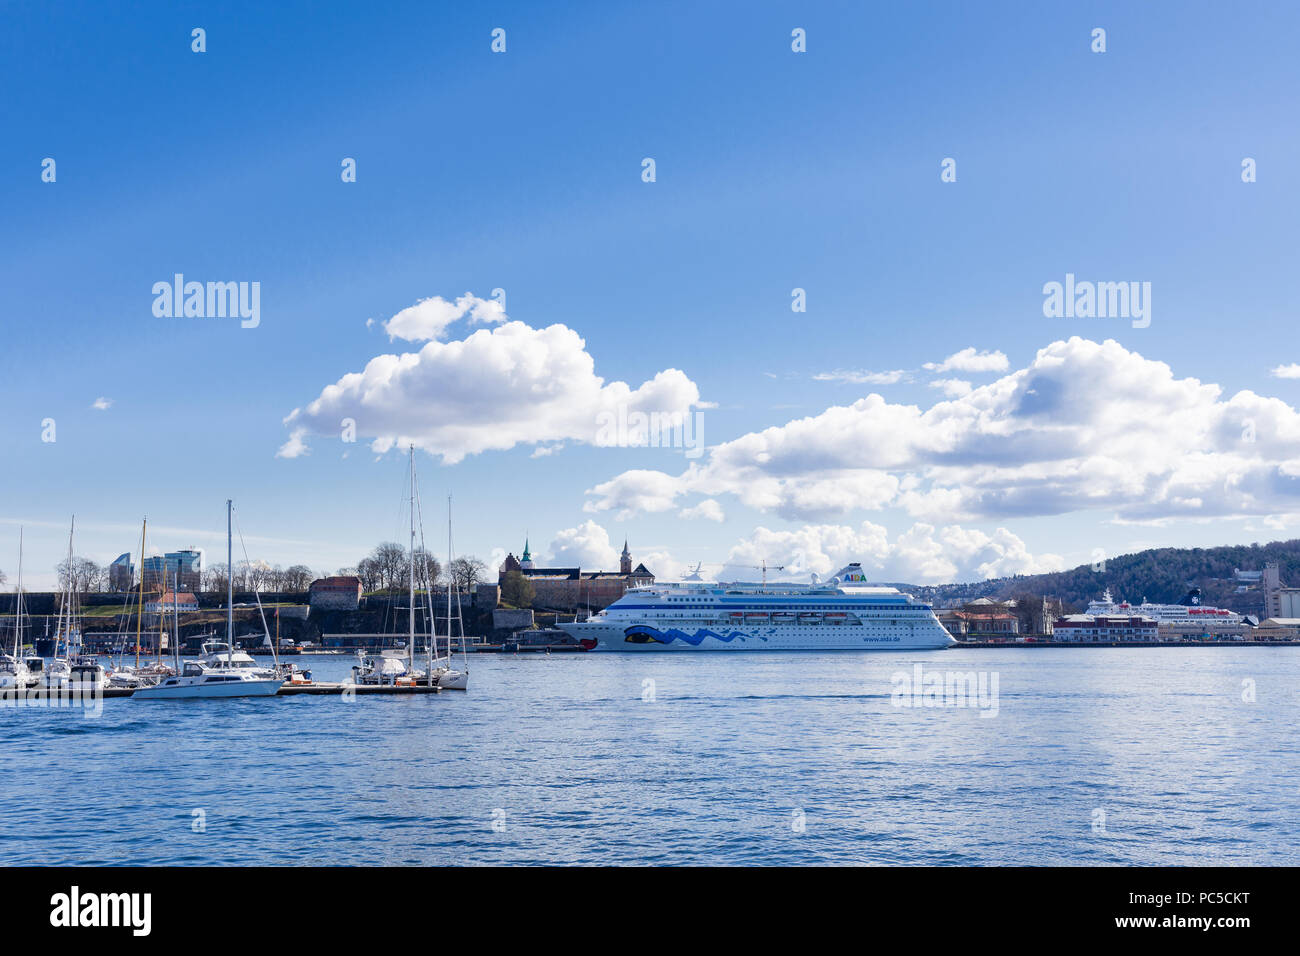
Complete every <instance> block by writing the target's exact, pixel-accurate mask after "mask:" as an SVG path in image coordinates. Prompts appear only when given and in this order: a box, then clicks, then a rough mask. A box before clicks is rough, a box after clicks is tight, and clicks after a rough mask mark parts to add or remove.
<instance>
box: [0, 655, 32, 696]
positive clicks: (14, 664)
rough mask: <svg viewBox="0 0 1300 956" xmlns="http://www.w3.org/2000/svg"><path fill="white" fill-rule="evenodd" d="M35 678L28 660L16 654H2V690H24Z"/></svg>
mask: <svg viewBox="0 0 1300 956" xmlns="http://www.w3.org/2000/svg"><path fill="white" fill-rule="evenodd" d="M34 679H35V678H34V677H33V675H32V674H31V672H29V671H28V670H27V662H26V661H25V660H23V659H22V658H21V657H18V656H16V655H14V654H0V690H22V689H23V688H25V687H27V686H28V685H29V684H30V683H32V681H33V680H34Z"/></svg>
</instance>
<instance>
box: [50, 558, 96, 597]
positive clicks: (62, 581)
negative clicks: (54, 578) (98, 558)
mask: <svg viewBox="0 0 1300 956" xmlns="http://www.w3.org/2000/svg"><path fill="white" fill-rule="evenodd" d="M55 571H56V572H57V573H58V576H59V588H60V589H61V590H64V591H66V590H69V588H71V590H72V591H73V592H74V593H76V594H86V593H88V592H90V591H98V590H99V589H100V588H101V587H102V584H103V578H104V572H103V569H101V568H100V566H99V565H98V564H96V563H95V562H94V561H91V560H90V559H89V558H82V557H78V556H76V555H74V556H73V557H72V559H71V560H70V561H69V560H67V559H65V560H63V561H60V562H59V564H58V567H56V568H55Z"/></svg>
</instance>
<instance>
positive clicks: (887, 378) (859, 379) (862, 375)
mask: <svg viewBox="0 0 1300 956" xmlns="http://www.w3.org/2000/svg"><path fill="white" fill-rule="evenodd" d="M906 377H907V372H906V371H905V370H904V369H901V368H896V369H893V370H892V371H889V372H867V371H863V370H859V369H836V370H835V371H833V372H818V373H817V374H816V375H814V376H813V378H814V379H815V380H816V381H818V382H848V383H851V384H853V385H896V384H898V383H899V382H901V381H903V379H905V378H906Z"/></svg>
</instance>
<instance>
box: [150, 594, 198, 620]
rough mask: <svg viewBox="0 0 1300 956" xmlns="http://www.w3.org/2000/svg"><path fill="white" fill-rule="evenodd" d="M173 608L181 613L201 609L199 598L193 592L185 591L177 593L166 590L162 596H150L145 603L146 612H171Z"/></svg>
mask: <svg viewBox="0 0 1300 956" xmlns="http://www.w3.org/2000/svg"><path fill="white" fill-rule="evenodd" d="M173 608H175V610H177V611H179V612H180V613H181V614H184V613H186V612H192V611H197V610H198V609H199V599H198V598H196V597H195V596H194V595H193V594H189V593H186V592H184V591H182V592H180V593H175V594H174V593H173V592H171V591H164V592H163V594H162V595H161V596H160V597H156V598H150V599H149V600H148V601H146V602H145V604H144V610H145V613H146V614H170V613H172V609H173Z"/></svg>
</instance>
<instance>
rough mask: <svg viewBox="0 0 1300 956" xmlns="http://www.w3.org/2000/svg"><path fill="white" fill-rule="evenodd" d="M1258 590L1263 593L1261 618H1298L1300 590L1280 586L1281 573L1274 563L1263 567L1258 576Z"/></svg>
mask: <svg viewBox="0 0 1300 956" xmlns="http://www.w3.org/2000/svg"><path fill="white" fill-rule="evenodd" d="M1260 588H1261V590H1263V592H1264V614H1263V617H1277V618H1292V617H1300V588H1288V587H1283V585H1282V575H1281V571H1280V570H1279V568H1278V566H1277V562H1276V561H1270V562H1269V563H1268V564H1267V565H1265V566H1264V571H1263V573H1262V574H1261V575H1260Z"/></svg>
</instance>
